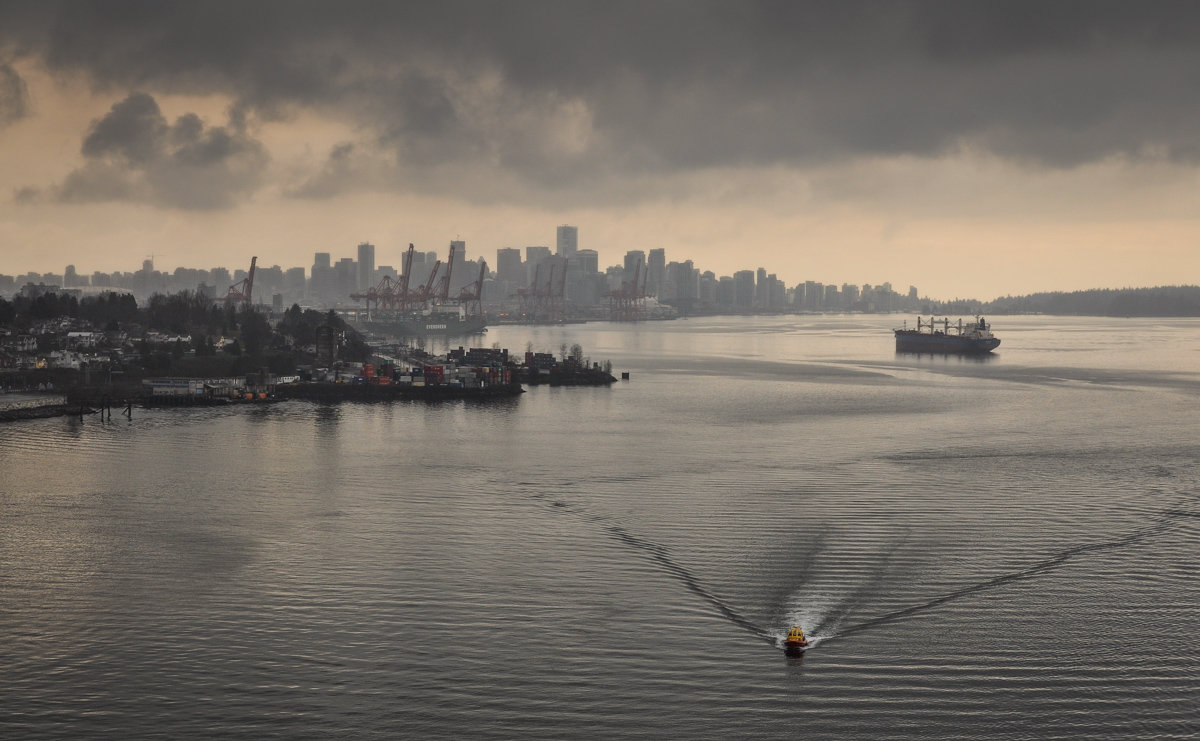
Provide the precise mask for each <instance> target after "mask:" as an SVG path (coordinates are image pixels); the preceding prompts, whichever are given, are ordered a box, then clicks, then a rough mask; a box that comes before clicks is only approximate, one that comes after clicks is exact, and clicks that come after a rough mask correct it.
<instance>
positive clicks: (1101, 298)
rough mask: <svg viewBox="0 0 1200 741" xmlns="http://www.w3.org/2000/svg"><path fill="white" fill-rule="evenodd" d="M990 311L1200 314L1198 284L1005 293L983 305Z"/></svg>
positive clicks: (1199, 290)
mask: <svg viewBox="0 0 1200 741" xmlns="http://www.w3.org/2000/svg"><path fill="white" fill-rule="evenodd" d="M983 311H985V312H988V313H991V314H1062V315H1078V316H1200V286H1158V287H1156V288H1116V289H1113V288H1095V289H1092V290H1088V291H1074V292H1072V293H1063V292H1052V293H1033V294H1030V295H1028V296H1005V297H1004V298H998V299H996V300H995V301H990V302H988V303H985V304H984V305H983Z"/></svg>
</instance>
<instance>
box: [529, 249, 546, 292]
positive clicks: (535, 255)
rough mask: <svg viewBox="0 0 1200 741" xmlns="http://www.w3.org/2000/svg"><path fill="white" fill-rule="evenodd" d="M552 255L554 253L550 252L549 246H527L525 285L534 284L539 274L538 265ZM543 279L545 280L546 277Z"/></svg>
mask: <svg viewBox="0 0 1200 741" xmlns="http://www.w3.org/2000/svg"><path fill="white" fill-rule="evenodd" d="M551 257H553V255H552V254H551V253H550V248H549V247H526V248H525V285H527V286H531V285H533V279H534V277H535V276H537V274H538V266H539V265H541V264H542V263H543V262H545V261H546V260H549V259H550V258H551ZM542 280H545V277H543V278H542Z"/></svg>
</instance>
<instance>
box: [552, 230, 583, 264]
mask: <svg viewBox="0 0 1200 741" xmlns="http://www.w3.org/2000/svg"><path fill="white" fill-rule="evenodd" d="M578 251H579V227H577V226H567V225H566V224H564V225H562V226H560V227H558V250H557V251H556V252H555V253H554V254H556V255H558V256H559V257H565V258H567V259H571V258H573V257H575V253H576V252H578Z"/></svg>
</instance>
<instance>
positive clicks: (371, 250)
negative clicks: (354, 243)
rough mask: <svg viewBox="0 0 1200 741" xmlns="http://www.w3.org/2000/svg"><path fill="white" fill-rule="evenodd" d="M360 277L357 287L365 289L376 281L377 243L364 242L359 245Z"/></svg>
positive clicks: (361, 289)
mask: <svg viewBox="0 0 1200 741" xmlns="http://www.w3.org/2000/svg"><path fill="white" fill-rule="evenodd" d="M357 268H358V279H357V281H356V285H355V287H356V288H357V289H358V290H360V291H365V290H367V289H368V288H370V287H371V284H372V283H374V282H375V280H374V279H375V245H373V244H371V243H369V242H363V243H362V244H360V245H359V246H358V266H357Z"/></svg>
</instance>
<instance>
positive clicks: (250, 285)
mask: <svg viewBox="0 0 1200 741" xmlns="http://www.w3.org/2000/svg"><path fill="white" fill-rule="evenodd" d="M257 266H258V256H257V255H255V256H254V257H251V258H250V272H249V273H247V274H246V277H245V278H244V279H242V280H241V281H238V282H237V283H234V284H233V285H232V286H230V287H229V291H228V292H226V294H225V307H226V308H229V307H231V306H238V305H240V306H244V307H249V306H253V305H254V304H253V298H252V294H253V291H254V270H255V268H256V267H257Z"/></svg>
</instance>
